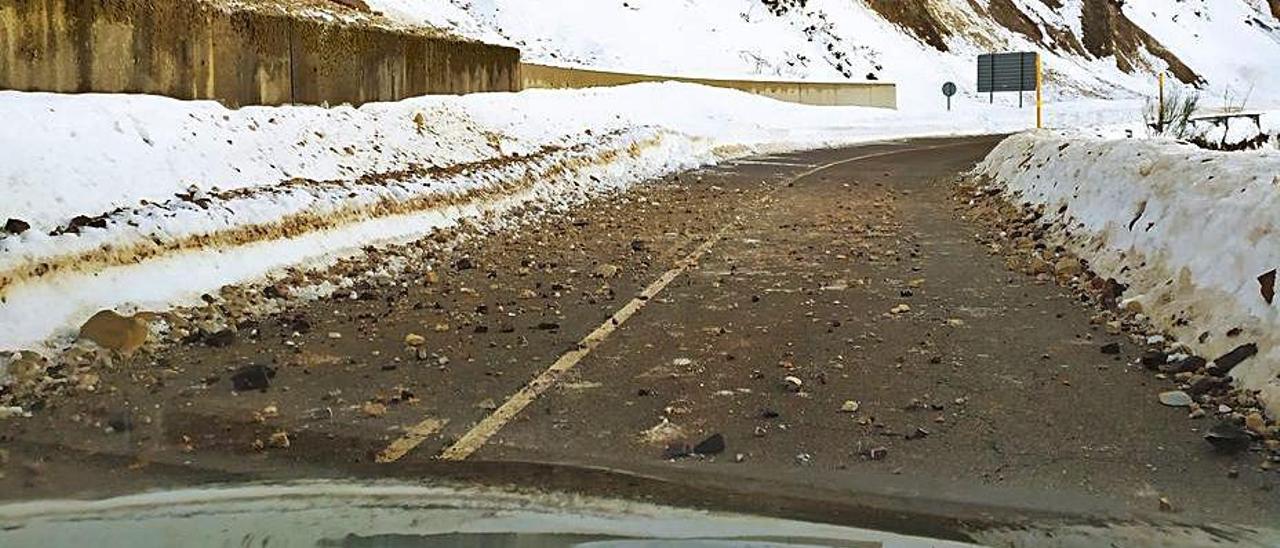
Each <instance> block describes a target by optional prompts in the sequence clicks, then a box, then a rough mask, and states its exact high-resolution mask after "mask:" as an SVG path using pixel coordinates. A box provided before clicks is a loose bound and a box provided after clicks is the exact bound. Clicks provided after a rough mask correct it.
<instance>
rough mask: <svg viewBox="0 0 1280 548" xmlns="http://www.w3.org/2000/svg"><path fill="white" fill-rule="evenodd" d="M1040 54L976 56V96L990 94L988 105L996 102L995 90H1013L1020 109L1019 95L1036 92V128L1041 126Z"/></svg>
mask: <svg viewBox="0 0 1280 548" xmlns="http://www.w3.org/2000/svg"><path fill="white" fill-rule="evenodd" d="M1040 71H1041V67H1040V54H1038V53H1036V52H1032V51H1020V52H1014V53H985V54H982V55H979V56H978V93H982V92H987V93H990V94H991V102H992V103H994V102H995V94H996V92H997V91H999V92H1005V91H1014V92H1017V93H1018V106H1019V107H1022V104H1023V96H1022V93H1023V92H1026V91H1034V92H1036V127H1041V126H1042V125H1043V123H1044V120H1043V114H1042V109H1043V100H1042V96H1041V93H1040V85H1041V83H1042V82H1041V72H1040Z"/></svg>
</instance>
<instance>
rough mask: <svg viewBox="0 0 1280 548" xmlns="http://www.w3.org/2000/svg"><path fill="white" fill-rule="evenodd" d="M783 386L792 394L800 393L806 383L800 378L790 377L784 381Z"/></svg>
mask: <svg viewBox="0 0 1280 548" xmlns="http://www.w3.org/2000/svg"><path fill="white" fill-rule="evenodd" d="M782 384H783V386H784V387H786V389H787V390H788V391H790V392H799V391H800V389H801V388H802V387H803V386H804V381H802V380H800V378H799V377H796V376H792V375H788V376H786V377H784V378H783V379H782Z"/></svg>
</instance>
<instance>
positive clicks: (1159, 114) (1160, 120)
mask: <svg viewBox="0 0 1280 548" xmlns="http://www.w3.org/2000/svg"><path fill="white" fill-rule="evenodd" d="M1156 108H1157V109H1158V110H1156V131H1157V132H1159V133H1164V73H1163V72H1161V73H1160V104H1159V105H1157V106H1156Z"/></svg>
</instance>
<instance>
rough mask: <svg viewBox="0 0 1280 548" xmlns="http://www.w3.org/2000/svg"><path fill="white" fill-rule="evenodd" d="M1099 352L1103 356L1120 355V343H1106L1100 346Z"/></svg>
mask: <svg viewBox="0 0 1280 548" xmlns="http://www.w3.org/2000/svg"><path fill="white" fill-rule="evenodd" d="M1099 350H1101V351H1102V353H1103V354H1113V355H1114V354H1119V353H1120V343H1114V342H1112V343H1107V344H1104V345H1102V348H1100V349H1099Z"/></svg>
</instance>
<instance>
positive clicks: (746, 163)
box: [728, 160, 816, 167]
mask: <svg viewBox="0 0 1280 548" xmlns="http://www.w3.org/2000/svg"><path fill="white" fill-rule="evenodd" d="M728 165H730V166H781V167H814V165H816V164H799V163H795V162H782V161H769V160H734V161H732V162H729V164H728Z"/></svg>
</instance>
